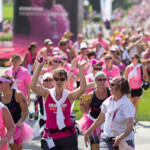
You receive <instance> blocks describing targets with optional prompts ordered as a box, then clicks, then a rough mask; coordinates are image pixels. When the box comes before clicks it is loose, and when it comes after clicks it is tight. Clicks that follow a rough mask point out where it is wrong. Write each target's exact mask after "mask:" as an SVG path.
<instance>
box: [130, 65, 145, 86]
mask: <svg viewBox="0 0 150 150" xmlns="http://www.w3.org/2000/svg"><path fill="white" fill-rule="evenodd" d="M132 69H133V68H132V67H130V68H129V73H130V72H131V71H132ZM128 81H129V83H130V88H131V89H138V88H141V84H142V75H141V66H140V67H138V68H137V76H136V77H133V78H131V79H128Z"/></svg>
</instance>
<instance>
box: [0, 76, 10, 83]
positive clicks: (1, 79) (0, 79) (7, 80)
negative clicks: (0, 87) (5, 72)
mask: <svg viewBox="0 0 150 150" xmlns="http://www.w3.org/2000/svg"><path fill="white" fill-rule="evenodd" d="M0 81H1V82H9V83H12V81H11V80H9V79H5V78H2V77H0Z"/></svg>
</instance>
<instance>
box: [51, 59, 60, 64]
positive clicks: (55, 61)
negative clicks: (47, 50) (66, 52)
mask: <svg viewBox="0 0 150 150" xmlns="http://www.w3.org/2000/svg"><path fill="white" fill-rule="evenodd" d="M53 62H54V63H59V64H61V63H62V61H59V60H58V61H57V60H53Z"/></svg>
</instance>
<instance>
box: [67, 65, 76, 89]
mask: <svg viewBox="0 0 150 150" xmlns="http://www.w3.org/2000/svg"><path fill="white" fill-rule="evenodd" d="M70 68H71V64H69V63H67V64H66V66H65V69H66V71H67V72H69V70H70ZM77 73H78V70H77V68H74V70H73V75H72V77H74V76H75V75H76V74H77ZM73 84H74V81H70V89H71V90H74V86H73Z"/></svg>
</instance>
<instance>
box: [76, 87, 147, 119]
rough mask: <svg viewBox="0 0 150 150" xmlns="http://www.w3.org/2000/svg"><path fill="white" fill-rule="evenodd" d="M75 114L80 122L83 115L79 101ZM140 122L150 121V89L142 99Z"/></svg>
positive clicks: (139, 114) (140, 103)
mask: <svg viewBox="0 0 150 150" xmlns="http://www.w3.org/2000/svg"><path fill="white" fill-rule="evenodd" d="M74 113H75V115H76V120H79V119H80V118H81V117H82V115H83V114H82V113H81V111H80V106H79V100H76V103H75V106H74ZM138 120H139V121H150V88H149V89H148V90H147V91H144V93H143V96H142V98H141V99H140V102H139V111H138Z"/></svg>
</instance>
